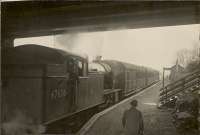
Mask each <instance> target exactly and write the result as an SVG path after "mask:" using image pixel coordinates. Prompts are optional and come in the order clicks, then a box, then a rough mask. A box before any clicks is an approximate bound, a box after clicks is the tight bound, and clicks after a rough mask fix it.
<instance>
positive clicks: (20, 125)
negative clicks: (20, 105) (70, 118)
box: [2, 111, 45, 135]
mask: <svg viewBox="0 0 200 135" xmlns="http://www.w3.org/2000/svg"><path fill="white" fill-rule="evenodd" d="M2 127H3V133H4V134H5V135H27V134H32V135H39V134H41V133H43V132H44V131H45V127H44V126H41V125H38V124H36V123H34V122H33V120H32V119H30V118H28V117H27V116H25V115H24V114H23V113H22V112H20V111H16V112H15V115H14V116H13V118H11V120H10V121H8V122H5V123H3V124H2Z"/></svg>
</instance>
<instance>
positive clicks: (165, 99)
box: [163, 87, 167, 103]
mask: <svg viewBox="0 0 200 135" xmlns="http://www.w3.org/2000/svg"><path fill="white" fill-rule="evenodd" d="M163 90H165V103H166V102H167V87H165V88H164V89H163Z"/></svg>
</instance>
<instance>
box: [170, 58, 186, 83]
mask: <svg viewBox="0 0 200 135" xmlns="http://www.w3.org/2000/svg"><path fill="white" fill-rule="evenodd" d="M183 75H184V68H183V67H182V66H181V65H179V64H178V60H177V61H176V65H174V66H172V67H171V72H170V75H169V80H170V82H173V81H176V80H178V79H180V78H181V77H182V76H183Z"/></svg>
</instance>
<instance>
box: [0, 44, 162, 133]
mask: <svg viewBox="0 0 200 135" xmlns="http://www.w3.org/2000/svg"><path fill="white" fill-rule="evenodd" d="M2 53H3V54H2V57H3V61H2V88H3V91H2V95H3V96H2V97H3V99H2V105H3V106H2V120H3V122H4V123H9V122H11V121H12V120H13V119H15V118H13V117H14V116H16V112H20V113H21V114H23V116H25V117H26V118H27V119H29V125H31V124H32V125H44V126H46V127H47V129H51V130H49V132H50V133H58V132H59V131H61V129H58V128H53V127H55V126H51V125H56V124H55V123H57V122H60V125H59V128H60V127H62V126H61V125H62V124H63V123H65V124H66V123H70V122H69V121H68V120H69V119H70V120H75V119H77V118H78V117H79V118H80V116H81V117H82V116H83V117H84V116H85V115H86V114H88V112H87V111H88V110H91V109H93V108H98V107H99V106H103V105H104V106H109V105H112V104H114V103H116V102H119V101H121V100H123V99H124V98H126V97H127V96H129V95H131V94H133V93H135V92H138V91H140V90H141V89H142V88H145V87H147V86H149V85H151V84H153V83H154V82H156V81H158V80H159V73H158V72H157V71H156V70H153V69H150V68H146V67H141V66H136V65H133V64H128V63H124V62H119V61H114V60H96V61H94V62H92V63H88V58H87V56H80V55H77V54H73V53H71V52H66V51H63V50H59V49H54V48H49V47H44V46H40V45H34V44H29V45H22V46H18V47H14V48H11V49H7V50H3V51H2ZM83 112H87V113H84V115H81V114H83ZM30 121H31V122H30ZM66 121H68V122H66ZM63 125H64V124H63ZM48 127H50V128H48ZM64 130H65V129H64ZM64 130H63V129H62V132H64Z"/></svg>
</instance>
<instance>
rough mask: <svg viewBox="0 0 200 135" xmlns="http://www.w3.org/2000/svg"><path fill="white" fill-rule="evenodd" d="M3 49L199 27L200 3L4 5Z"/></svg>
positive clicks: (49, 3) (39, 3) (4, 3)
mask: <svg viewBox="0 0 200 135" xmlns="http://www.w3.org/2000/svg"><path fill="white" fill-rule="evenodd" d="M1 7H2V14H1V15H2V23H1V24H2V38H1V39H2V47H12V46H13V40H14V39H15V38H24V37H34V36H46V35H54V34H62V33H69V32H72V31H77V32H84V31H106V30H116V29H133V28H146V27H160V26H172V25H185V24H198V23H199V22H200V3H199V2H178V1H176V2H84V3H83V2H59V3H58V2H2V3H1Z"/></svg>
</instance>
